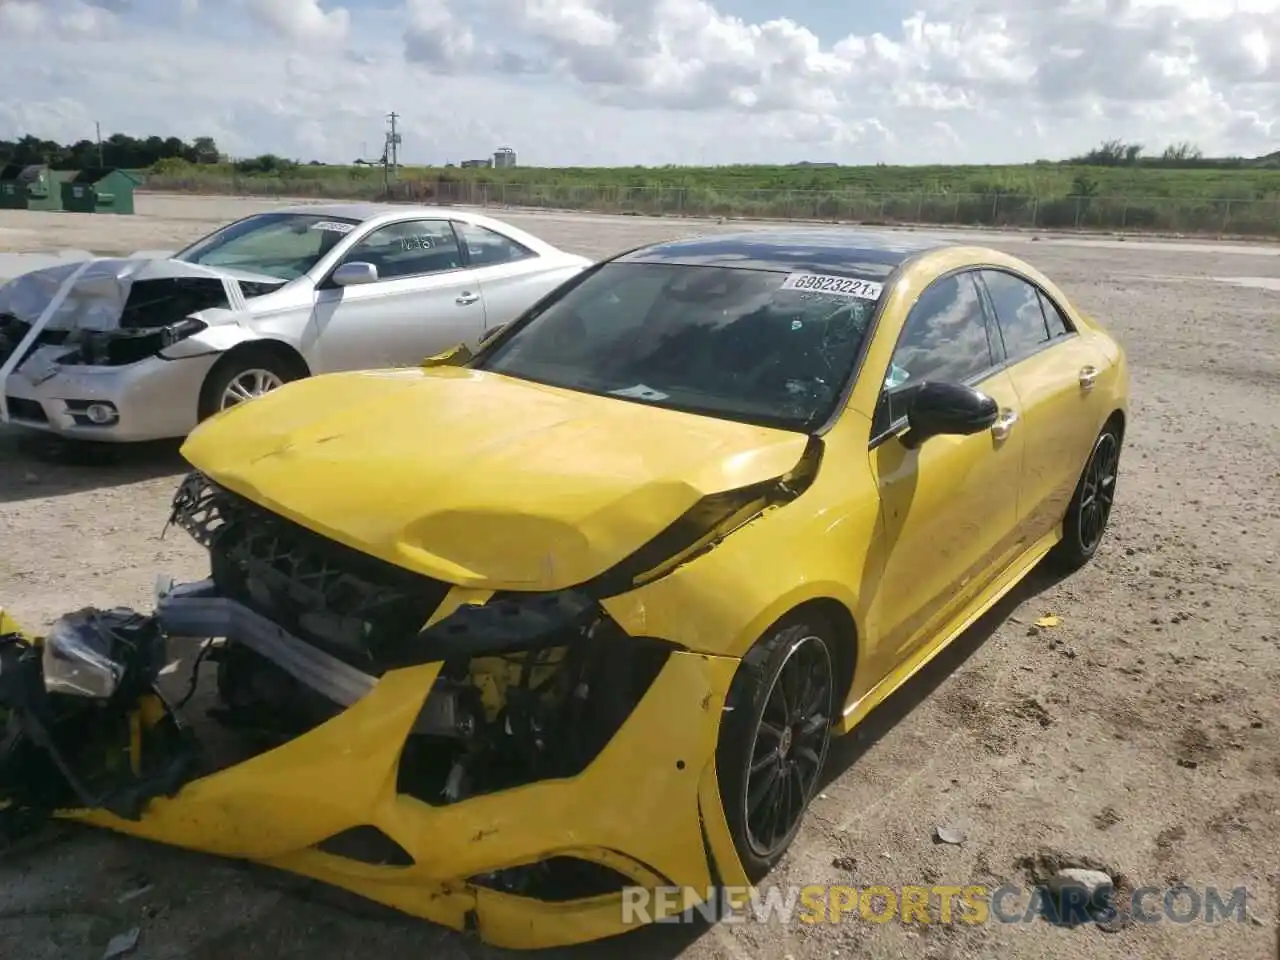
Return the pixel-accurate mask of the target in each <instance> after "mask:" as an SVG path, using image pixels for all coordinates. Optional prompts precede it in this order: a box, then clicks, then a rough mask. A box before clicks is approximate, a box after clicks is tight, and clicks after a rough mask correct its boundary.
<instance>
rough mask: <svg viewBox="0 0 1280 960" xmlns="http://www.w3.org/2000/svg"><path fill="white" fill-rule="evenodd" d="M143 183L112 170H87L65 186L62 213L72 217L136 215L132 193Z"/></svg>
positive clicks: (125, 173) (88, 168) (68, 181)
mask: <svg viewBox="0 0 1280 960" xmlns="http://www.w3.org/2000/svg"><path fill="white" fill-rule="evenodd" d="M140 183H141V181H140V180H139V179H138V178H137V177H135V176H134V175H133V174H131V173H129V172H127V171H125V170H118V169H114V168H110V167H87V168H85V169H84V170H80V171H78V172H76V173H75V175H74V176H72V177H70V178H69V179H67V180H66V182H64V183H63V184H62V209H64V210H68V211H70V212H72V213H133V191H134V190H135V189H136V188H137V187H138V185H139V184H140Z"/></svg>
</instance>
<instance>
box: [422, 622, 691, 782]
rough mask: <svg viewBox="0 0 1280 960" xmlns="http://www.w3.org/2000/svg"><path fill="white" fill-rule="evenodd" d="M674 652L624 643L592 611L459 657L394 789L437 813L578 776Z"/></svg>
mask: <svg viewBox="0 0 1280 960" xmlns="http://www.w3.org/2000/svg"><path fill="white" fill-rule="evenodd" d="M530 606H532V607H536V604H530ZM484 609H485V608H484V607H462V608H460V609H459V611H458V612H457V613H455V614H454V615H453V617H457V618H460V619H461V620H463V621H465V620H468V619H475V618H478V617H479V615H480V612H481V611H482V610H484ZM509 609H510V608H509ZM507 615H508V616H513V617H515V618H516V619H519V618H520V614H519V613H510V612H509V613H508V614H507ZM531 616H532V617H533V618H534V619H535V621H536V619H537V618H538V612H536V611H535V612H534V613H533V614H531ZM450 619H453V618H452V617H451V618H446V619H445V620H442V621H441V625H444V624H447V623H448V622H449V620H450ZM484 620H485V621H488V620H489V618H488V617H486V618H484ZM673 649H674V648H673V647H672V646H671V645H670V644H668V643H666V642H664V641H659V640H653V639H649V638H644V637H641V638H637V637H631V636H629V635H627V634H626V633H624V632H623V631H622V629H621V628H619V627H618V626H617V624H615V623H614V622H613V621H612V620H610V619H609V618H608V617H607V616H606V615H605V614H604V612H603V611H602V610H600V609H599V608H595V609H594V610H593V612H592V614H591V616H590V617H589V618H588V619H586V620H585V621H582V622H573V623H563V624H559V625H558V626H556V627H555V628H553V629H552V630H550V631H548V632H547V633H544V634H542V635H540V636H538V637H536V639H534V640H532V641H531V645H530V646H528V647H527V648H526V649H523V650H520V651H513V650H510V649H508V650H507V651H506V652H502V653H494V654H483V653H479V654H474V655H473V654H471V653H467V652H459V653H458V654H457V655H455V656H453V657H450V658H449V659H448V660H446V661H445V664H444V667H443V669H442V670H441V672H440V676H439V677H438V678H437V680H436V683H435V685H434V687H433V688H432V690H431V693H430V694H429V695H428V696H427V699H426V701H425V703H424V704H423V708H422V712H421V713H420V714H419V717H418V722H417V723H416V724H415V726H414V729H413V732H412V733H411V735H410V736H409V739H408V741H407V742H406V743H405V745H404V752H403V754H402V755H401V759H400V767H399V774H398V779H397V787H396V789H397V791H398V792H400V793H404V794H408V795H410V796H413V797H416V798H417V799H419V800H422V801H423V802H425V803H429V804H432V805H433V806H438V805H444V804H450V803H457V802H459V801H461V800H466V799H468V798H469V797H474V796H479V795H482V794H486V793H493V792H496V791H500V790H506V789H510V788H513V787H517V786H520V785H522V784H526V783H535V782H538V781H543V780H553V779H559V778H563V777H572V776H576V775H577V774H579V773H581V772H582V771H583V770H585V769H586V768H587V766H588V765H589V764H590V763H591V761H592V760H594V759H595V758H596V757H597V756H598V755H599V754H600V751H601V750H603V749H604V748H605V746H607V745H608V743H609V741H610V740H612V739H613V737H614V735H615V734H616V733H617V732H618V730H619V729H621V727H622V725H623V723H624V722H625V721H626V719H627V717H628V716H630V715H631V712H632V711H633V710H634V709H635V707H636V705H637V704H638V703H639V702H640V700H641V698H642V697H644V695H645V694H646V693H647V692H648V690H649V687H650V686H651V685H652V684H653V682H654V680H655V679H657V676H658V674H659V673H660V672H661V670H662V668H663V666H664V665H665V664H666V662H667V658H668V657H669V656H670V654H671V652H672V651H673Z"/></svg>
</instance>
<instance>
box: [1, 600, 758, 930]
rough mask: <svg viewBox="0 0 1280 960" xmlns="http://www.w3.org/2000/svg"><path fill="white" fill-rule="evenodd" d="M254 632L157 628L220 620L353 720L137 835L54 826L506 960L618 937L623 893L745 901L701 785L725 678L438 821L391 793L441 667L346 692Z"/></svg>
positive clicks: (167, 800) (732, 664) (215, 605)
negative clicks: (182, 856)
mask: <svg viewBox="0 0 1280 960" xmlns="http://www.w3.org/2000/svg"><path fill="white" fill-rule="evenodd" d="M256 616H257V615H256V614H253V613H252V611H249V610H248V609H247V608H244V607H240V606H239V605H238V604H236V603H234V601H230V600H225V599H223V598H219V597H217V596H216V593H215V592H214V591H212V590H211V588H210V586H209V585H208V584H200V585H189V586H186V587H179V588H177V589H176V590H173V591H172V592H169V593H168V594H167V596H166V597H165V598H163V599H162V600H161V602H160V606H159V610H158V614H157V620H159V622H160V623H161V624H162V625H163V628H164V629H165V630H166V632H169V635H170V637H171V638H172V637H176V636H178V635H179V633H174V632H173V631H174V630H179V631H180V630H187V629H191V627H192V626H193V625H194V624H195V623H197V622H205V623H208V622H209V621H210V618H218V617H222V618H225V619H226V623H227V626H228V627H232V628H234V629H235V631H236V632H237V635H238V636H242V637H245V638H252V639H247V643H248V645H250V646H252V647H253V648H254V649H255V651H256V652H257V653H258V654H260V655H264V656H268V657H269V658H270V659H272V660H273V661H274V662H275V663H276V664H277V665H279V666H281V667H282V668H284V669H286V670H287V671H288V672H290V673H291V674H293V675H294V676H295V677H300V676H302V675H304V674H305V675H308V676H309V677H310V685H311V686H312V689H318V688H319V686H324V685H325V684H326V683H328V684H329V689H328V693H327V696H328V697H329V699H330V700H332V701H333V702H335V703H337V702H339V701H340V700H341V699H344V698H345V699H349V700H350V705H349V706H345V707H344V708H342V709H340V710H338V711H337V712H336V715H334V716H333V717H332V718H331V719H329V720H328V721H326V722H324V723H321V724H320V725H319V726H316V727H314V728H313V729H311V730H310V731H309V732H306V733H303V734H302V735H300V736H297V737H296V738H294V739H292V740H290V741H288V742H287V743H284V744H283V745H281V746H278V747H276V748H275V749H271V750H269V751H267V752H265V753H260V754H258V755H257V756H254V757H252V758H251V759H248V760H246V761H244V762H241V763H238V764H236V765H234V766H230V767H227V768H225V769H222V770H220V771H218V772H215V773H210V774H208V775H205V776H202V777H199V778H198V779H191V780H189V782H186V783H185V785H184V786H182V787H181V789H179V790H178V791H177V792H176V793H175V794H174V795H172V796H156V797H154V799H151V800H150V802H149V803H148V804H147V805H146V807H145V810H144V811H143V813H142V815H141V816H140V817H139V818H137V819H129V818H128V817H127V816H122V815H119V814H113V813H109V812H106V811H105V810H102V809H74V810H65V809H64V810H61V811H59V813H58V814H57V815H59V816H62V817H67V818H71V819H76V820H80V821H83V822H86V823H90V824H95V825H98V826H101V827H106V828H109V829H112V830H116V831H119V832H122V833H127V834H131V835H134V836H138V837H144V838H147V839H150V840H154V841H158V842H162V843H167V844H172V845H176V846H180V847H185V848H188V849H193V850H199V851H203V852H207V853H212V854H216V855H221V856H226V857H233V858H239V859H247V860H253V861H257V862H260V863H262V864H265V865H268V866H271V867H276V868H279V869H283V870H287V871H290V872H293V873H297V874H300V875H304V876H307V877H311V878H314V879H316V880H319V881H323V882H326V883H329V884H332V885H335V886H338V887H342V888H345V889H347V890H350V891H352V892H354V893H357V894H359V895H362V896H364V897H367V898H369V899H372V900H375V901H378V902H380V903H383V904H386V905H388V906H391V907H394V908H396V909H399V910H402V911H404V912H407V913H409V914H413V915H416V916H420V917H423V918H427V919H429V920H432V921H435V922H437V923H440V924H443V925H445V926H448V927H452V928H454V929H458V930H474V931H476V932H478V933H479V935H480V937H481V938H482V939H483V940H485V941H487V942H489V943H491V944H493V945H496V946H502V947H510V948H542V947H550V946H557V945H569V944H574V943H581V942H586V941H591V940H596V939H599V938H602V937H607V936H612V935H616V934H619V933H622V932H625V931H626V930H628V929H629V928H631V927H633V926H635V925H637V924H638V923H639V921H637V920H634V919H628V916H627V913H626V911H625V910H624V900H623V896H624V895H623V891H624V889H625V888H627V887H641V888H647V889H650V890H653V889H655V888H658V887H668V888H669V887H682V888H685V889H686V890H687V891H690V892H693V891H696V892H697V895H694V896H693V897H692V898H691V899H686V900H685V901H684V902H683V906H684V907H686V908H687V907H691V906H694V905H696V904H697V903H698V902H700V900H701V897H700V895H701V894H705V893H706V891H708V890H709V889H711V888H713V887H715V886H718V885H733V886H738V885H743V886H745V885H746V878H745V875H744V874H743V872H742V869H741V866H740V864H739V862H738V859H737V855H736V853H735V852H734V847H733V842H732V839H731V838H730V836H729V832H728V827H727V824H726V823H725V819H724V814H723V811H722V807H721V803H720V798H719V791H718V787H717V780H716V774H715V768H714V756H715V749H716V741H717V736H718V733H719V726H720V717H721V713H722V709H723V706H724V701H725V697H726V695H727V692H728V688H729V684H730V682H731V680H732V678H733V675H734V671H735V669H736V667H737V665H738V661H737V660H734V659H730V658H719V657H711V656H705V655H702V654H694V653H687V652H683V651H678V650H677V651H672V652H671V653H670V655H669V656H668V657H667V658H666V660H665V662H664V663H663V665H662V667H661V669H660V670H659V671H658V673H657V675H656V677H655V678H654V680H653V681H652V683H651V684H650V685H649V687H648V689H647V690H646V691H645V693H644V694H643V696H641V697H640V699H639V701H638V702H637V703H636V705H635V707H634V708H633V709H632V710H631V712H630V713H629V715H628V716H627V717H626V719H625V720H624V721H623V722H622V724H621V726H620V728H619V729H618V730H617V732H616V733H615V734H614V735H613V736H612V738H611V739H610V740H609V741H608V742H607V744H606V745H605V746H604V747H603V749H601V750H600V751H599V753H598V754H597V755H596V756H595V758H594V759H593V760H592V761H591V762H590V763H589V764H588V765H587V766H586V768H585V769H583V770H582V771H581V772H580V773H577V774H576V775H573V776H568V777H563V778H559V779H547V780H542V781H539V782H530V783H525V784H523V785H519V786H515V787H512V788H510V789H503V790H498V791H496V792H492V793H488V794H483V795H478V796H473V797H470V798H465V799H462V800H460V801H458V802H454V803H441V804H436V803H430V802H424V800H423V799H419V798H417V797H415V796H412V795H409V794H408V793H406V792H404V789H403V784H402V781H403V778H402V776H401V773H402V771H401V769H400V768H401V765H402V763H403V762H404V757H405V756H406V745H407V743H408V741H409V740H410V738H411V737H412V736H414V735H415V730H416V729H418V728H419V726H420V725H421V723H422V722H423V720H422V718H423V717H424V716H425V715H426V714H427V713H429V712H430V710H431V706H432V700H433V698H435V697H437V696H440V694H439V693H438V691H439V681H440V679H441V674H442V670H444V669H445V664H444V663H443V662H433V663H423V664H418V665H411V666H406V667H403V668H400V669H393V670H390V671H388V672H386V673H384V674H383V675H382V676H381V677H377V678H373V677H365V678H364V679H361V676H360V672H359V671H353V670H352V669H351V668H349V667H347V668H346V669H345V671H344V670H343V669H341V668H335V665H334V663H333V662H331V660H332V658H328V657H327V655H326V654H323V653H319V656H313V655H312V654H311V653H308V651H312V653H318V651H315V648H312V647H310V646H309V645H308V644H306V643H305V642H303V641H301V640H298V639H297V638H295V637H292V636H290V635H289V634H287V633H285V632H284V631H283V630H280V629H279V628H278V627H273V626H272V625H270V624H269V623H265V622H261V621H260V619H258V620H255V618H256ZM233 620H234V621H235V622H234V623H232V621H233ZM3 626H4V624H3V623H2V622H0V634H2V633H3V629H2V628H3ZM9 626H10V628H11V629H15V628H14V627H13V625H12V624H10V625H9ZM183 642H184V641H182V640H178V639H171V640H170V644H171V645H177V644H181V643H183ZM187 642H189V641H187ZM601 642H608V641H607V639H606V640H602V641H601ZM175 652H176V651H175ZM362 688H363V689H362ZM344 691H345V693H344ZM3 710H4V705H3V704H0V718H2V716H3ZM0 760H2V758H0ZM0 783H3V777H0ZM2 799H3V798H2V797H0V800H2ZM371 840H372V841H374V842H373V843H372V844H370V843H369V841H371ZM362 841H363V850H361V849H357V848H358V847H360V846H361V842H362ZM369 850H374V851H375V852H374V853H372V854H371V853H369V852H368V851H369ZM566 868H568V869H569V870H570V872H572V873H574V875H575V876H576V877H578V878H579V879H580V878H581V876H582V875H583V873H584V871H583V869H575V868H590V869H588V870H586V873H588V874H590V875H591V877H592V879H591V880H590V882H589V883H588V884H587V885H586V886H583V884H582V883H581V882H576V886H572V887H562V888H561V889H548V888H541V887H539V885H538V884H537V883H534V882H533V880H535V879H536V878H537V877H547V876H553V875H562V874H564V872H565V870H566ZM633 902H634V901H633ZM672 911H673V912H678V909H677V908H675V907H674V906H673V908H672ZM653 913H654V914H655V915H656V916H660V915H661V914H660V913H659V911H657V910H654V911H653ZM656 916H655V918H656Z"/></svg>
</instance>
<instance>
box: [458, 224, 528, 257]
mask: <svg viewBox="0 0 1280 960" xmlns="http://www.w3.org/2000/svg"><path fill="white" fill-rule="evenodd" d="M453 227H454V229H455V230H456V231H457V233H458V236H459V237H461V238H462V242H463V244H464V245H465V246H466V248H467V259H468V261H469V262H470V264H471V266H473V267H493V266H497V265H498V264H500V263H514V262H516V261H517V260H528V259H529V258H530V257H536V256H537V254H536V253H534V252H533V251H532V250H530V249H529V248H528V247H526V246H525V245H524V244H522V243H517V242H516V241H515V240H512V239H511V238H510V237H506V236H503V235H502V234H500V233H498V232H497V231H496V230H490V229H489V228H488V227H482V226H480V225H478V224H475V223H465V222H463V221H461V220H458V221H455V222H454V224H453Z"/></svg>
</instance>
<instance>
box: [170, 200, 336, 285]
mask: <svg viewBox="0 0 1280 960" xmlns="http://www.w3.org/2000/svg"><path fill="white" fill-rule="evenodd" d="M358 224H359V221H358V220H348V219H345V218H343V217H324V216H320V215H318V214H311V213H260V214H258V215H257V216H253V217H247V218H245V219H244V220H237V221H236V222H235V223H233V224H230V225H229V226H226V227H223V228H222V229H221V230H219V231H218V232H217V233H214V234H210V235H209V236H207V237H205V238H204V239H203V240H198V241H196V242H195V243H194V244H192V245H191V246H189V247H187V249H185V250H183V251H182V252H180V253H179V254H178V255H177V256H176V257H174V259H175V260H181V261H183V262H184V263H198V264H201V265H202V266H206V267H224V268H227V269H232V270H244V271H246V272H248V273H260V274H264V275H266V276H268V277H277V278H279V279H281V280H293V279H294V278H295V277H300V276H302V275H303V274H304V273H306V272H307V271H308V270H310V269H311V268H312V267H313V266H315V265H316V262H317V261H318V260H319V259H320V258H321V257H323V256H324V255H325V254H326V253H328V252H329V251H330V250H331V249H333V246H334V244H336V243H338V241H340V240H341V239H342V238H343V237H344V236H346V235H347V234H348V233H350V232H351V231H352V230H354V229H355V228H356V226H357V225H358Z"/></svg>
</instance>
